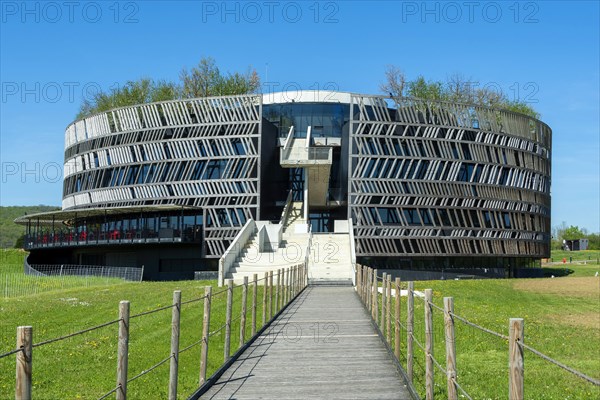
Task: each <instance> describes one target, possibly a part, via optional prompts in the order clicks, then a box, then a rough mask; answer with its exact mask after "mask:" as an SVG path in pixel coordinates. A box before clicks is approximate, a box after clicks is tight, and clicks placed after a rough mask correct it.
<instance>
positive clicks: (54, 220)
mask: <svg viewBox="0 0 600 400" xmlns="http://www.w3.org/2000/svg"><path fill="white" fill-rule="evenodd" d="M199 209H200V208H198V207H189V206H177V205H158V206H141V207H111V208H106V207H98V208H82V209H76V210H57V211H48V212H43V213H36V214H29V215H24V216H22V217H19V218H17V219H15V223H16V224H20V225H27V224H28V223H30V222H31V223H35V224H38V223H39V224H40V225H52V224H64V225H72V222H73V220H74V219H78V218H86V217H95V216H100V215H104V216H113V215H122V214H136V213H142V212H144V213H148V212H158V211H182V210H199Z"/></svg>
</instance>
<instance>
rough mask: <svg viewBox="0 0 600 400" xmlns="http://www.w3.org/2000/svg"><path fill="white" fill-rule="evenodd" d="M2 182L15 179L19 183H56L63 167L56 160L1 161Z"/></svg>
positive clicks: (0, 173) (60, 176)
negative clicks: (41, 161)
mask: <svg viewBox="0 0 600 400" xmlns="http://www.w3.org/2000/svg"><path fill="white" fill-rule="evenodd" d="M0 175H1V181H2V183H8V182H9V181H11V180H12V181H17V182H20V183H31V182H33V183H40V182H46V183H57V182H60V181H61V180H62V176H63V167H62V165H60V164H59V163H57V162H48V163H40V162H34V163H26V162H15V161H3V162H2V163H1V164H0Z"/></svg>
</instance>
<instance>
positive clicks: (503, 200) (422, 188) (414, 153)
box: [16, 91, 551, 280]
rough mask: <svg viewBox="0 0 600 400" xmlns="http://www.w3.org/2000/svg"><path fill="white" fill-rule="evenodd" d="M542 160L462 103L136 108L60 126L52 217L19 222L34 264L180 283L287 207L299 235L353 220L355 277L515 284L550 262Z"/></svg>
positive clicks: (518, 125) (347, 101) (498, 117)
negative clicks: (386, 274)
mask: <svg viewBox="0 0 600 400" xmlns="http://www.w3.org/2000/svg"><path fill="white" fill-rule="evenodd" d="M550 150H551V130H550V128H549V127H548V126H547V125H546V124H544V123H543V122H541V121H539V120H536V119H534V118H530V117H528V116H525V115H521V114H517V113H513V112H509V111H505V110H499V109H492V108H486V107H481V106H476V105H470V104H456V103H445V102H439V101H429V100H419V99H408V98H390V97H384V96H373V95H362V94H354V93H343V92H329V91H298V92H282V93H272V94H266V95H242V96H226V97H214V98H198V99H186V100H175V101H167V102H160V103H150V104H140V105H136V106H131V107H124V108H119V109H114V110H111V111H108V112H105V113H101V114H97V115H94V116H91V117H88V118H84V119H82V120H79V121H75V122H73V123H72V124H71V125H69V126H68V127H67V129H66V132H65V164H64V183H63V199H62V210H61V211H57V212H50V213H44V214H37V215H29V216H25V217H22V218H19V219H18V220H17V221H16V222H18V223H21V224H23V225H25V226H26V240H25V247H26V249H28V250H29V251H30V252H31V253H30V256H29V259H28V262H29V263H30V264H52V265H61V264H69V265H71V264H76V265H106V266H115V267H141V266H142V265H143V266H144V277H145V278H146V279H155V280H161V279H181V278H191V277H192V276H193V273H194V271H206V270H213V271H214V270H216V269H217V263H218V259H219V258H220V257H221V256H222V255H223V254H224V253H225V252H226V251H227V249H228V248H229V246H230V245H231V243H232V242H233V241H234V239H235V238H236V235H238V233H240V231H241V230H242V228H243V227H244V226H245V225H246V224H247V222H248V221H249V220H255V221H259V220H262V221H274V223H275V222H277V221H279V220H280V219H281V216H282V212H285V209H286V205H288V206H289V204H290V202H293V203H294V204H299V205H300V206H299V207H301V208H300V209H301V212H302V213H303V214H304V218H305V220H306V222H307V223H308V224H309V226H310V229H309V232H310V233H311V234H314V235H318V234H319V233H320V232H335V231H336V225H337V226H341V224H340V225H338V224H337V223H336V221H349V226H350V229H351V231H352V234H353V244H354V247H355V254H356V259H357V261H358V262H359V263H363V264H365V265H369V266H374V267H378V268H381V269H386V268H387V269H397V270H401V271H420V272H422V271H429V272H431V273H434V274H435V273H438V274H440V273H441V274H442V275H443V274H444V273H446V274H447V276H452V275H448V274H453V273H454V274H458V275H460V274H472V275H483V276H517V275H519V276H524V275H527V273H528V271H531V270H528V268H529V267H534V266H537V265H538V263H539V259H540V258H544V257H548V256H549V253H550ZM421 275H422V274H421ZM423 276H427V275H423ZM431 276H432V277H433V275H431Z"/></svg>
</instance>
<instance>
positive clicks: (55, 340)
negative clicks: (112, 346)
mask: <svg viewBox="0 0 600 400" xmlns="http://www.w3.org/2000/svg"><path fill="white" fill-rule="evenodd" d="M118 322H121V319H120V318H119V319H115V320H113V321H109V322H105V323H103V324H100V325H96V326H92V327H90V328H86V329H82V330H80V331H77V332H73V333H69V334H68V335H63V336H59V337H56V338H53V339H48V340H44V341H43V342H39V343H34V344H33V345H32V347H40V346H44V345H47V344H50V343H55V342H60V341H61V340H65V339H69V338H72V337H73V336H79V335H83V334H84V333H88V332H91V331H95V330H97V329H100V328H104V327H105V326H109V325H113V324H116V323H118Z"/></svg>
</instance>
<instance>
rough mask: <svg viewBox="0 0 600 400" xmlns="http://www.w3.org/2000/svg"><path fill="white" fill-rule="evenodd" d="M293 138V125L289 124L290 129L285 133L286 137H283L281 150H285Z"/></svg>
mask: <svg viewBox="0 0 600 400" xmlns="http://www.w3.org/2000/svg"><path fill="white" fill-rule="evenodd" d="M293 138H294V125H292V126H290V131H289V132H288V134H287V137H286V138H285V144H284V145H283V150H287V149H289V148H290V146H291V145H292V142H293V140H292V139H293Z"/></svg>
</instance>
